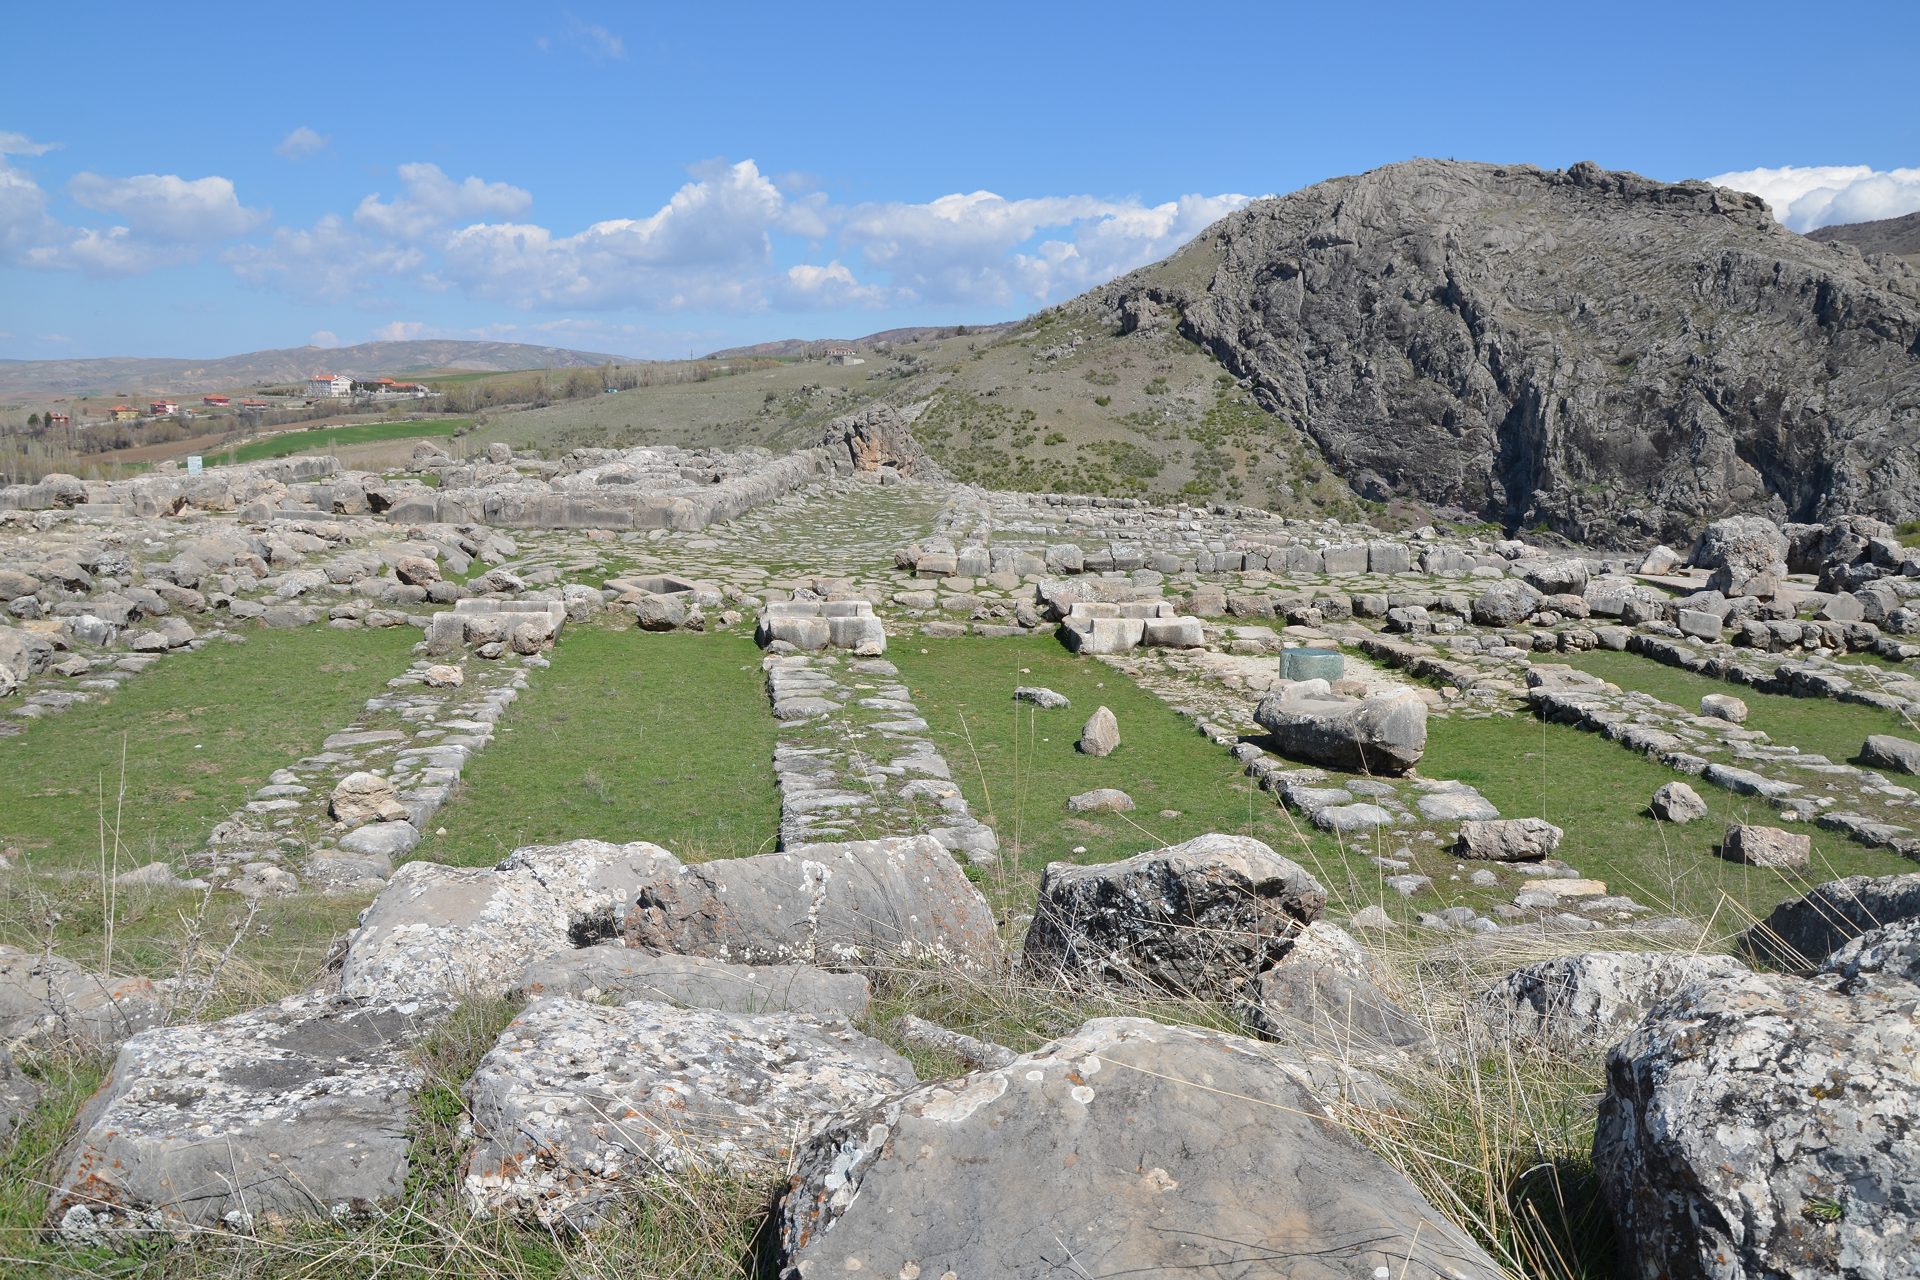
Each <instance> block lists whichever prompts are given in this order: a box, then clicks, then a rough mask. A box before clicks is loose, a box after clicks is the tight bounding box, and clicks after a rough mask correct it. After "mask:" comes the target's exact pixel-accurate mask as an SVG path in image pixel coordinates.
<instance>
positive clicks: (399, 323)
mask: <svg viewBox="0 0 1920 1280" xmlns="http://www.w3.org/2000/svg"><path fill="white" fill-rule="evenodd" d="M426 328H427V326H426V325H424V324H422V323H420V322H419V321H418V320H395V321H393V322H392V323H391V324H383V325H381V326H380V327H379V328H378V329H375V330H374V331H373V338H374V341H376V342H405V341H406V340H407V339H409V338H417V337H419V336H420V335H421V334H422V333H424V332H426Z"/></svg>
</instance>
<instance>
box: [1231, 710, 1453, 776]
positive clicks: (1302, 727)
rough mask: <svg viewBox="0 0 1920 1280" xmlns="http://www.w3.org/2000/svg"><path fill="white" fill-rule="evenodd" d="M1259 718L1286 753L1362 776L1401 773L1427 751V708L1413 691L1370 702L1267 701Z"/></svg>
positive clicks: (1255, 716) (1257, 721)
mask: <svg viewBox="0 0 1920 1280" xmlns="http://www.w3.org/2000/svg"><path fill="white" fill-rule="evenodd" d="M1253 718H1254V721H1255V722H1256V723H1258V724H1259V725H1260V727H1261V728H1263V729H1265V730H1266V731H1267V732H1268V733H1269V734H1271V735H1272V737H1273V741H1274V745H1275V746H1276V747H1277V748H1278V749H1279V751H1280V753H1281V754H1282V755H1285V756H1288V757H1290V758H1292V759H1295V760H1301V761H1305V762H1307V763H1310V764H1318V765H1325V766H1327V767H1328V768H1333V769H1345V770H1349V771H1353V772H1359V773H1378V774H1401V773H1405V772H1406V771H1407V770H1409V769H1411V768H1413V766H1414V765H1416V764H1418V763H1419V762H1420V757H1421V756H1422V755H1423V754H1424V753H1425V752H1426V749H1427V704H1426V702H1425V701H1424V700H1422V699H1421V697H1420V695H1419V694H1417V693H1415V692H1413V691H1412V690H1410V689H1407V690H1393V691H1387V692H1381V693H1375V694H1370V695H1369V696H1367V697H1365V698H1337V697H1306V696H1301V695H1300V694H1299V693H1297V692H1294V691H1292V690H1282V691H1281V692H1280V693H1278V694H1274V695H1271V696H1269V697H1266V698H1263V699H1262V700H1261V702H1260V705H1259V706H1258V707H1256V708H1255V709H1254V713H1253Z"/></svg>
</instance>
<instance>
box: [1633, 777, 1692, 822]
mask: <svg viewBox="0 0 1920 1280" xmlns="http://www.w3.org/2000/svg"><path fill="white" fill-rule="evenodd" d="M1647 809H1648V811H1649V812H1651V813H1652V814H1653V816H1654V817H1656V818H1658V819H1660V820H1661V821H1662V822H1672V823H1676V824H1678V823H1686V822H1693V821H1696V820H1697V819H1700V818H1704V817H1706V816H1707V802H1706V801H1705V800H1702V799H1701V798H1700V793H1699V792H1698V791H1695V790H1694V789H1693V788H1692V787H1690V786H1688V785H1687V784H1686V783H1684V782H1668V783H1665V784H1663V785H1662V786H1661V787H1660V789H1659V790H1657V791H1655V792H1654V793H1653V800H1652V801H1651V802H1650V803H1649V804H1648V805H1647Z"/></svg>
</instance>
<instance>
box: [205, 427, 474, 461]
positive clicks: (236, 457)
mask: <svg viewBox="0 0 1920 1280" xmlns="http://www.w3.org/2000/svg"><path fill="white" fill-rule="evenodd" d="M472 425H473V419H472V418H433V419H429V420H425V421H421V422H359V423H355V424H353V425H352V426H346V427H311V428H308V429H306V430H302V431H285V432H282V433H280V434H279V435H273V436H268V437H266V438H265V439H263V440H249V441H248V442H247V443H245V444H243V445H240V446H238V447H237V448H235V449H234V450H233V458H232V460H233V461H234V462H259V461H261V460H262V459H264V458H289V457H292V456H293V455H294V454H297V453H325V452H326V451H327V450H329V449H340V448H344V447H346V446H347V445H354V444H381V443H384V442H386V441H389V440H415V439H429V438H433V437H444V436H450V435H453V434H454V433H455V432H457V431H459V430H461V429H462V428H463V427H470V426H472ZM223 460H224V455H223Z"/></svg>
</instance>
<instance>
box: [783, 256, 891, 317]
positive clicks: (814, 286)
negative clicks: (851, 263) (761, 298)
mask: <svg viewBox="0 0 1920 1280" xmlns="http://www.w3.org/2000/svg"><path fill="white" fill-rule="evenodd" d="M774 293H775V301H777V302H778V303H779V304H780V305H781V306H782V307H783V308H784V309H787V310H794V311H806V310H828V309H838V308H844V307H877V306H882V305H884V304H885V303H886V302H887V299H888V294H887V291H886V290H885V289H882V288H879V287H877V286H875V285H870V284H862V283H860V281H859V280H857V279H855V278H854V274H853V272H852V271H851V270H849V269H848V268H847V267H845V266H843V265H842V264H841V262H840V261H839V259H837V258H836V259H835V260H833V261H832V262H829V263H828V264H827V265H826V266H824V267H821V266H815V265H813V264H811V263H806V262H802V263H798V264H796V265H794V266H791V267H788V268H787V271H786V274H785V275H784V276H783V277H781V279H780V281H779V283H778V285H777V287H776V289H775V291H774Z"/></svg>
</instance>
